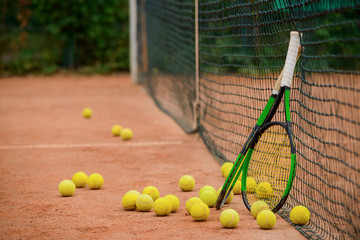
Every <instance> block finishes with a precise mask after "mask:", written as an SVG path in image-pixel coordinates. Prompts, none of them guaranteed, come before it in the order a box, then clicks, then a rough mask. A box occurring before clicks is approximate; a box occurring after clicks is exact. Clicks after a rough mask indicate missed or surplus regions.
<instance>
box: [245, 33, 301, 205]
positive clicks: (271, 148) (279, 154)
mask: <svg viewBox="0 0 360 240" xmlns="http://www.w3.org/2000/svg"><path fill="white" fill-rule="evenodd" d="M299 46H300V38H299V33H298V32H291V33H290V43H289V49H288V54H287V56H286V61H285V66H284V72H283V77H282V81H281V89H280V93H284V106H285V122H277V121H273V122H267V123H265V124H264V125H263V126H262V127H261V128H260V129H259V131H257V133H256V134H255V135H254V136H253V137H252V140H251V143H250V144H249V150H248V152H247V155H246V158H245V161H244V166H243V174H242V180H241V184H242V185H241V186H242V188H241V194H242V197H243V201H244V203H245V205H246V207H247V208H248V209H249V210H250V209H251V205H252V204H253V203H254V202H256V201H258V200H263V201H265V202H266V203H267V204H268V205H269V208H270V210H272V211H273V212H277V211H278V210H279V209H280V208H281V207H282V206H283V204H284V203H285V202H286V199H287V197H288V195H289V192H290V189H291V186H292V183H293V180H294V176H295V168H296V151H295V145H294V140H293V135H292V130H291V118H290V88H291V82H292V78H293V74H294V68H295V65H296V61H297V60H296V56H297V55H298V51H299ZM248 177H251V178H253V179H254V180H255V181H256V183H257V188H256V191H255V192H254V191H247V190H246V181H247V179H248Z"/></svg>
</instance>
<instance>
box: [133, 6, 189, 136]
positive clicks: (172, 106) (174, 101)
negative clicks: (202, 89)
mask: <svg viewBox="0 0 360 240" xmlns="http://www.w3.org/2000/svg"><path fill="white" fill-rule="evenodd" d="M139 4H140V6H141V7H140V8H139V7H138V9H141V10H142V12H140V14H138V21H140V23H141V27H140V28H138V36H141V38H142V39H141V43H140V44H138V45H140V48H142V49H141V54H139V58H140V69H141V70H140V72H141V73H140V76H141V77H140V81H142V83H143V84H144V85H146V86H147V89H148V92H149V94H150V95H151V96H152V97H153V98H154V100H155V102H156V104H157V105H158V106H159V107H160V108H161V109H162V110H163V111H165V112H166V113H168V114H169V115H170V116H172V117H173V118H174V119H175V120H176V121H177V122H178V123H179V124H180V125H181V126H182V127H183V128H184V129H185V130H186V131H187V132H191V131H192V124H193V119H194V114H193V104H194V101H195V97H196V92H195V65H194V62H195V48H194V46H195V25H194V1H190V0H186V1H170V0H169V1H151V0H148V1H144V0H138V5H139Z"/></svg>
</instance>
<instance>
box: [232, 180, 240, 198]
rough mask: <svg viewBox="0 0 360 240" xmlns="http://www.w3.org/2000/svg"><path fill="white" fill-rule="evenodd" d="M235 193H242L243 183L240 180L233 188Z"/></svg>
mask: <svg viewBox="0 0 360 240" xmlns="http://www.w3.org/2000/svg"><path fill="white" fill-rule="evenodd" d="M233 193H234V195H239V194H240V193H241V182H240V181H239V180H237V181H236V183H235V185H234V187H233Z"/></svg>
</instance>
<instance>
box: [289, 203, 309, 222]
mask: <svg viewBox="0 0 360 240" xmlns="http://www.w3.org/2000/svg"><path fill="white" fill-rule="evenodd" d="M290 220H291V222H292V223H293V224H296V225H305V224H307V223H308V222H309V220H310V212H309V209H307V208H306V207H304V206H296V207H294V208H293V209H292V210H291V211H290Z"/></svg>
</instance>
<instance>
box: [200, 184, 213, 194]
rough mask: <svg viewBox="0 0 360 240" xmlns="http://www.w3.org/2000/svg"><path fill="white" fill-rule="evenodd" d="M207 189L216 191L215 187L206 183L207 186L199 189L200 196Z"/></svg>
mask: <svg viewBox="0 0 360 240" xmlns="http://www.w3.org/2000/svg"><path fill="white" fill-rule="evenodd" d="M207 190H210V191H213V192H216V190H215V188H214V187H212V186H210V185H206V186H203V187H202V188H201V189H200V191H199V197H200V195H201V194H202V193H203V192H204V191H207Z"/></svg>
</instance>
